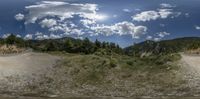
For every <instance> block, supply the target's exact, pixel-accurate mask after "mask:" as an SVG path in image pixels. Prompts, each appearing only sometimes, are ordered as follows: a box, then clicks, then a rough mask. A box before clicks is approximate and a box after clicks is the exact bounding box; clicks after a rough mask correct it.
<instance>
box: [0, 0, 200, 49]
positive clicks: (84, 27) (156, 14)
mask: <svg viewBox="0 0 200 99" xmlns="http://www.w3.org/2000/svg"><path fill="white" fill-rule="evenodd" d="M199 5H200V0H1V1H0V36H1V37H2V38H6V37H8V36H9V35H10V34H15V35H17V36H18V37H22V38H24V39H27V40H28V39H38V40H43V39H57V38H63V37H73V38H77V39H84V38H85V37H88V38H89V39H90V40H92V41H94V40H96V39H98V40H100V41H108V42H114V43H117V44H119V45H120V46H121V47H127V46H129V45H132V44H134V43H138V42H142V41H145V40H154V41H160V40H165V39H174V38H180V37H199V36H200V19H199V18H200V12H199V9H200V6H199Z"/></svg>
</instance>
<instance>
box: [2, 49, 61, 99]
mask: <svg viewBox="0 0 200 99" xmlns="http://www.w3.org/2000/svg"><path fill="white" fill-rule="evenodd" d="M58 60H60V58H59V57H57V56H52V55H49V54H45V53H34V52H28V53H23V54H18V55H13V56H11V55H9V56H0V94H8V95H14V96H18V95H28V96H29V95H30V96H33V95H34V96H39V95H44V94H48V93H50V92H51V89H49V88H52V87H50V85H48V83H47V82H49V81H51V78H49V76H50V77H51V76H54V75H53V74H52V73H51V71H52V70H53V68H54V66H55V65H56V64H57V62H58ZM52 90H53V89H52Z"/></svg>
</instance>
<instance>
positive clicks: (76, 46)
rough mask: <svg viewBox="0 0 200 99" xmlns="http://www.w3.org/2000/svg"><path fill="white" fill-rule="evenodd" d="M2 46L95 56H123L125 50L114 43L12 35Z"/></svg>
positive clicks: (3, 40)
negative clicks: (94, 54) (98, 54)
mask: <svg viewBox="0 0 200 99" xmlns="http://www.w3.org/2000/svg"><path fill="white" fill-rule="evenodd" d="M0 44H6V45H16V46H17V47H23V48H24V47H25V48H32V49H34V50H36V51H43V52H47V51H65V52H68V53H84V54H93V53H96V52H102V53H111V52H114V53H118V54H122V53H123V49H122V48H121V47H120V46H119V45H118V44H115V43H112V42H100V41H98V40H96V41H94V42H92V41H90V40H89V39H88V38H85V39H83V40H81V39H74V38H71V37H65V38H61V39H45V40H24V39H22V38H19V37H16V36H15V35H13V34H11V35H10V36H8V37H7V38H5V39H3V38H2V39H0Z"/></svg>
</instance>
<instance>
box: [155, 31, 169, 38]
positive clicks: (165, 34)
mask: <svg viewBox="0 0 200 99" xmlns="http://www.w3.org/2000/svg"><path fill="white" fill-rule="evenodd" d="M157 35H158V36H159V37H161V38H163V37H165V36H168V35H170V33H167V32H159V33H157Z"/></svg>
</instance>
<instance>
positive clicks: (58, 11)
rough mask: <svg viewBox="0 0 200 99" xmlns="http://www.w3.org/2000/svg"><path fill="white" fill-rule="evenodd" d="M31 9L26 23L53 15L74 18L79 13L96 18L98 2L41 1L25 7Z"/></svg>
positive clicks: (84, 16) (89, 17)
mask: <svg viewBox="0 0 200 99" xmlns="http://www.w3.org/2000/svg"><path fill="white" fill-rule="evenodd" d="M25 8H26V10H28V11H29V13H28V15H27V19H26V24H28V23H35V22H36V20H38V19H41V18H44V17H47V16H51V17H58V18H60V19H61V20H64V19H69V18H73V16H74V15H79V16H80V17H82V18H87V19H93V20H95V18H96V17H95V16H98V15H96V11H97V10H98V8H97V5H96V4H89V3H86V4H77V3H67V2H62V1H41V2H37V4H35V5H30V6H26V7H25Z"/></svg>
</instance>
